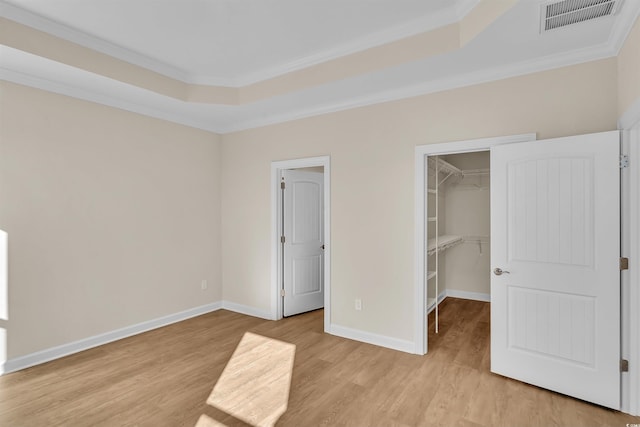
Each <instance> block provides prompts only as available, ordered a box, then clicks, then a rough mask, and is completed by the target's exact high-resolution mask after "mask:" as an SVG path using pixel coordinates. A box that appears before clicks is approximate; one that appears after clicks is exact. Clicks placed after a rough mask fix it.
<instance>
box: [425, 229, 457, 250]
mask: <svg viewBox="0 0 640 427" xmlns="http://www.w3.org/2000/svg"><path fill="white" fill-rule="evenodd" d="M462 241H463V238H462V236H454V235H451V234H445V235H443V236H438V247H437V248H436V239H435V238H433V239H429V240H428V242H427V255H433V254H434V253H436V250H437V251H438V252H440V251H444V250H445V249H449V248H451V247H453V246H455V245H457V244H458V243H462Z"/></svg>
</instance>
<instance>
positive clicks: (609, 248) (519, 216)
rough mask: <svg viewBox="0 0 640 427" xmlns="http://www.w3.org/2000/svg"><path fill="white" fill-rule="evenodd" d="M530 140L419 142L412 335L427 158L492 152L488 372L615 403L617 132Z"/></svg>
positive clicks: (419, 287) (421, 269) (422, 272)
mask: <svg viewBox="0 0 640 427" xmlns="http://www.w3.org/2000/svg"><path fill="white" fill-rule="evenodd" d="M534 139H535V137H531V136H527V135H519V136H515V137H505V138H496V139H494V138H491V139H484V140H474V141H463V142H458V143H451V144H438V145H433V146H423V147H417V148H416V171H417V172H416V179H417V180H418V181H417V182H416V189H417V191H416V210H417V215H416V229H417V230H419V234H417V236H416V237H417V244H416V250H417V253H418V259H416V265H417V270H416V278H417V279H418V280H419V282H418V280H417V281H416V295H418V294H420V295H419V296H420V300H418V301H417V302H418V303H419V305H420V306H421V312H420V313H416V319H417V321H420V323H421V324H419V325H418V324H417V325H416V327H417V334H420V335H422V334H423V333H424V328H425V327H426V321H424V319H425V317H426V315H425V313H426V310H425V303H426V301H428V300H426V298H425V294H424V293H425V288H426V284H425V278H426V277H427V276H428V270H427V269H426V265H425V264H427V262H426V257H425V256H424V255H426V252H427V251H428V248H429V245H428V243H427V241H426V234H427V233H426V231H425V229H426V228H427V227H428V215H427V214H430V210H429V204H430V201H429V199H428V196H427V195H428V192H427V191H425V190H426V183H425V182H424V181H427V180H426V179H425V175H424V169H425V166H424V164H425V156H431V155H438V156H442V155H446V154H450V153H462V152H468V151H471V152H475V151H479V150H481V149H483V148H484V149H489V150H490V151H491V168H492V171H491V183H492V186H491V187H492V188H491V239H492V243H493V244H492V249H491V266H492V267H491V268H493V270H491V272H492V275H491V303H492V307H491V370H492V372H494V373H498V374H500V375H503V376H507V377H510V378H514V379H518V380H520V381H523V382H526V383H529V384H533V385H537V386H540V387H543V388H547V389H550V390H555V391H558V392H561V393H563V394H566V395H570V396H575V397H577V398H579V399H582V400H587V401H591V402H594V403H597V404H600V405H603V406H607V407H610V408H614V409H620V376H621V375H620V363H619V361H620V351H619V345H620V344H619V340H618V337H619V334H618V333H617V331H619V327H620V322H621V317H620V313H619V297H620V292H619V291H620V290H619V287H618V285H619V280H618V279H619V269H618V261H619V257H620V247H619V237H620V228H619V195H620V191H619V176H620V172H619V170H618V157H619V150H618V145H619V144H618V139H619V135H618V133H617V132H604V133H600V134H590V135H580V136H575V137H565V138H556V139H552V140H544V141H539V142H532V141H533V140H534ZM494 184H495V185H494ZM595 242H598V244H597V245H596V244H595ZM616 283H618V284H616ZM418 319H419V320H418ZM595 319H598V321H597V322H596V321H595ZM421 339H422V336H417V337H416V343H417V344H423V346H422V347H421V348H420V347H419V346H418V347H419V348H417V350H418V351H417V352H419V351H420V350H421V351H422V352H426V350H427V343H426V342H425V341H422V342H421ZM596 361H597V363H596Z"/></svg>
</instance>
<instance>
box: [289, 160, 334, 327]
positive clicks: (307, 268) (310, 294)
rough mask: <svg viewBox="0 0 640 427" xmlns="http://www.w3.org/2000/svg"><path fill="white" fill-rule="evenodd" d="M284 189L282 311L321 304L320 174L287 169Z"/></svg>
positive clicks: (321, 185)
mask: <svg viewBox="0 0 640 427" xmlns="http://www.w3.org/2000/svg"><path fill="white" fill-rule="evenodd" d="M283 176H284V180H285V190H284V236H285V244H284V290H285V296H284V315H285V316H291V315H294V314H298V313H303V312H305V311H310V310H316V309H318V308H322V307H323V306H324V277H323V275H324V253H323V252H324V250H323V246H322V245H323V236H324V227H323V218H324V214H323V212H324V209H323V203H324V196H323V183H324V178H323V174H322V173H320V172H307V171H299V170H287V171H285V172H284V174H283Z"/></svg>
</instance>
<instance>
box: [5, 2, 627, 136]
mask: <svg viewBox="0 0 640 427" xmlns="http://www.w3.org/2000/svg"><path fill="white" fill-rule="evenodd" d="M485 1H487V0H485ZM488 1H500V0H488ZM543 3H544V2H543V1H542V0H520V1H519V2H518V3H517V4H516V5H515V6H513V7H512V8H511V9H509V10H508V11H507V12H506V13H504V14H503V15H502V16H501V17H499V18H498V19H497V20H495V22H493V23H492V24H491V25H490V26H489V27H488V28H486V29H485V30H484V31H483V32H482V33H481V34H479V35H478V36H477V37H476V38H475V39H473V40H472V41H471V42H470V43H469V44H467V45H466V46H465V47H463V48H461V49H457V50H454V51H451V52H449V53H445V54H440V55H437V56H431V57H428V58H426V59H423V60H419V61H413V62H409V63H405V64H402V65H398V66H395V67H389V68H386V69H383V70H378V71H372V72H368V73H364V74H361V75H358V76H355V77H351V78H347V79H342V80H337V81H331V82H328V83H325V84H322V85H318V86H314V87H310V88H307V89H302V90H298V91H295V92H291V93H286V94H283V95H279V96H274V97H271V98H268V99H264V100H261V101H258V102H253V103H250V104H244V105H236V106H230V105H211V104H197V103H188V102H184V101H179V100H176V99H173V98H169V97H166V96H163V95H160V94H157V93H154V92H151V91H147V90H145V89H141V88H139V87H135V86H132V85H128V84H126V83H122V82H119V81H116V80H112V79H109V78H107V77H104V76H101V75H97V74H92V73H90V72H87V71H84V70H81V69H78V68H74V67H72V66H69V65H65V64H60V63H57V62H54V61H52V60H49V59H45V58H42V57H38V56H35V55H32V54H29V53H26V52H22V51H19V50H16V49H11V48H8V47H0V78H3V79H5V80H9V81H14V82H17V83H20V84H27V85H30V86H34V87H40V88H43V89H46V90H51V91H54V92H58V93H63V94H66V95H70V96H75V97H78V98H82V99H88V100H91V101H94V102H100V103H103V104H106V105H112V106H114V107H118V108H123V109H126V110H130V111H135V112H138V113H141V114H146V115H150V116H154V117H160V118H163V119H167V120H172V121H175V122H179V123H184V124H187V125H190V126H195V127H198V128H203V129H207V130H212V131H215V132H220V133H226V132H231V131H236V130H241V129H247V128H252V127H257V126H263V125H268V124H272V123H278V122H282V121H287V120H292V119H296V118H301V117H308V116H312V115H317V114H323V113H328V112H332V111H338V110H343V109H348V108H353V107H358V106H362V105H369V104H373V103H378V102H384V101H388V100H394V99H401V98H407V97H411V96H417V95H420V94H424V93H431V92H436V91H440V90H446V89H450V88H454V87H460V86H465V85H470V84H475V83H480V82H484V81H491V80H496V79H500V78H505V77H510V76H514V75H521V74H526V73H529V72H535V71H540V70H544V69H550V68H555V67H560V66H565V65H571V64H576V63H580V62H585V61H589V60H594V59H599V58H606V57H611V56H615V55H617V53H618V50H619V49H620V47H621V46H622V43H623V41H624V39H625V38H626V35H627V34H628V31H629V30H630V29H631V26H632V25H633V23H634V22H635V20H636V19H637V17H638V15H639V14H640V0H627V1H625V2H623V3H622V7H621V8H620V9H619V10H618V12H617V13H616V15H615V16H610V17H603V18H598V19H596V20H592V21H589V22H583V23H579V24H576V25H572V26H569V27H566V28H562V29H558V30H553V31H550V32H547V33H545V34H540V32H539V19H540V16H539V15H540V6H541V4H543ZM476 4H477V0H459V1H457V2H456V1H453V0H253V1H249V0H109V1H107V0H0V15H1V16H5V17H7V18H9V19H13V20H15V21H18V22H22V23H23V24H26V25H30V26H33V27H35V28H39V29H41V30H45V31H48V32H50V33H52V34H55V35H58V36H59V37H64V38H67V39H73V38H74V37H75V38H76V42H78V43H80V44H83V43H84V44H85V45H87V44H91V43H94V45H95V47H96V48H98V50H100V49H99V48H101V47H102V48H104V46H108V47H109V53H110V54H112V55H113V56H116V57H121V58H122V57H125V58H128V60H130V62H134V63H135V60H138V62H139V65H143V64H146V65H147V68H151V69H154V68H155V70H156V71H162V70H164V71H165V74H167V75H169V76H172V77H174V78H181V79H182V80H184V81H187V82H192V83H193V82H195V83H207V84H219V83H215V82H220V81H224V82H226V83H228V84H229V85H231V86H238V85H242V84H243V83H244V84H247V83H249V82H253V81H259V80H261V79H266V78H270V77H273V76H275V75H278V74H282V73H285V72H288V71H292V70H294V69H296V68H301V67H305V66H308V65H311V64H314V63H318V62H321V61H323V60H327V59H330V58H331V57H335V56H339V55H341V54H346V53H352V52H355V51H358V50H362V49H365V48H368V47H371V46H373V45H376V44H382V43H385V42H388V41H391V40H395V39H399V38H401V37H406V36H408V35H411V34H415V33H417V32H418V31H426V30H428V29H432V28H436V27H438V26H441V25H446V24H448V23H451V22H455V21H457V20H459V19H460V18H461V17H462V16H464V15H465V14H466V13H468V12H469V10H470V8H472V7H474V6H475V5H476ZM59 24H62V25H59ZM100 42H102V44H100ZM105 42H109V43H108V44H107V45H105Z"/></svg>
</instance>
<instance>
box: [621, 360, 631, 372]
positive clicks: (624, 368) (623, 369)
mask: <svg viewBox="0 0 640 427" xmlns="http://www.w3.org/2000/svg"><path fill="white" fill-rule="evenodd" d="M620 372H629V361H628V360H627V359H620Z"/></svg>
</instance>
